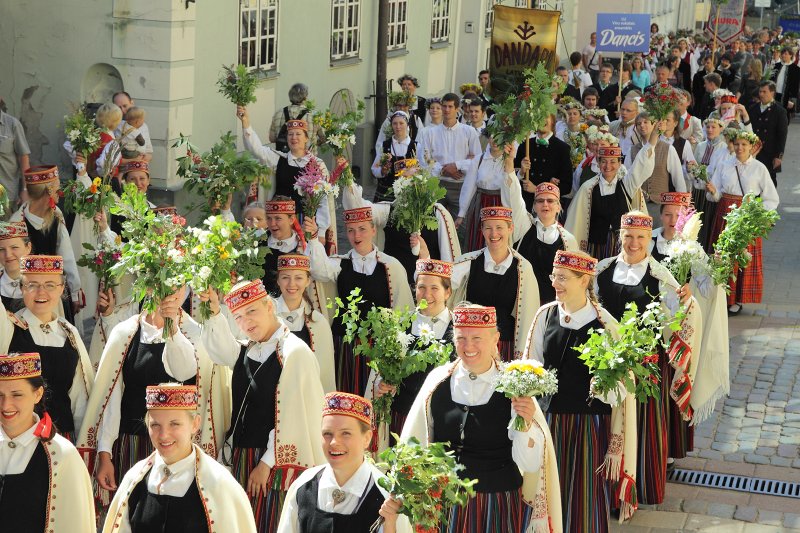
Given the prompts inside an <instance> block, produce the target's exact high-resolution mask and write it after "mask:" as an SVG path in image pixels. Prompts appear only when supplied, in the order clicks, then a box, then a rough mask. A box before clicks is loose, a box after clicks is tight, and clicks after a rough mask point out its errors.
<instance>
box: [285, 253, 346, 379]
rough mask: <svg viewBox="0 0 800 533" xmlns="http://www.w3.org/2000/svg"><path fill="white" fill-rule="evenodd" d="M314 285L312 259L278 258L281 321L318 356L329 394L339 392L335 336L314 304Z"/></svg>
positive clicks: (294, 255) (293, 255)
mask: <svg viewBox="0 0 800 533" xmlns="http://www.w3.org/2000/svg"><path fill="white" fill-rule="evenodd" d="M313 283H314V282H313V280H312V279H311V262H310V261H309V259H308V257H306V256H304V255H300V254H285V255H281V256H280V257H278V288H279V289H280V293H281V295H280V297H279V298H278V299H277V300H276V302H275V304H276V312H277V314H278V318H280V319H281V320H283V322H284V323H285V324H286V325H287V326H288V328H289V331H291V332H292V333H294V334H295V335H297V336H298V337H299V338H300V339H301V340H302V341H303V342H305V343H306V344H307V345H308V347H309V348H311V351H312V352H314V355H316V356H317V363H318V364H319V377H320V380H321V381H322V388H323V389H324V390H325V392H332V391H335V390H336V371H335V369H334V365H333V334H332V333H331V326H330V324H329V323H328V320H327V318H325V316H323V314H322V313H320V312H319V311H317V310H316V309H314V306H313V305H312V304H311V300H310V298H309V296H308V292H307V291H308V290H309V288H310V287H311V285H312V284H313Z"/></svg>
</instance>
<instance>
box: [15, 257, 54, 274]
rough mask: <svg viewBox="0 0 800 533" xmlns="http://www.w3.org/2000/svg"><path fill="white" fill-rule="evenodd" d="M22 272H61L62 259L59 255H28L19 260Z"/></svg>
mask: <svg viewBox="0 0 800 533" xmlns="http://www.w3.org/2000/svg"><path fill="white" fill-rule="evenodd" d="M19 267H20V270H21V272H22V273H23V274H63V273H64V259H63V258H62V257H61V256H60V255H28V256H26V257H23V258H22V259H20V260H19Z"/></svg>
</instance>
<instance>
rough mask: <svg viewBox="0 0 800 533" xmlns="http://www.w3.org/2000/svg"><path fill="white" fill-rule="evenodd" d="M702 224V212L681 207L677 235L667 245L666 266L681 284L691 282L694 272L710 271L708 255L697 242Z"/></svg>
mask: <svg viewBox="0 0 800 533" xmlns="http://www.w3.org/2000/svg"><path fill="white" fill-rule="evenodd" d="M702 225H703V223H702V222H701V221H700V213H698V212H697V211H695V210H694V208H691V207H690V208H688V209H687V208H683V209H681V211H680V214H679V215H678V222H677V223H676V224H675V237H674V238H673V239H672V240H671V241H670V242H669V244H668V245H667V254H666V255H667V258H666V261H665V262H664V266H666V267H667V268H668V269H669V271H670V272H671V273H672V275H673V276H675V279H676V280H677V281H678V284H679V285H681V286H683V285H685V284H686V283H688V282H689V278H690V277H691V275H692V272H700V271H708V256H707V255H706V252H705V250H703V247H702V246H701V245H700V243H699V242H697V236H698V235H699V234H700V228H701V227H702Z"/></svg>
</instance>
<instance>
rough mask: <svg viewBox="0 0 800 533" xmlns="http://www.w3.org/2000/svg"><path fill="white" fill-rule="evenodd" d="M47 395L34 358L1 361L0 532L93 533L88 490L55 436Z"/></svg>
mask: <svg viewBox="0 0 800 533" xmlns="http://www.w3.org/2000/svg"><path fill="white" fill-rule="evenodd" d="M48 392H49V390H48V389H47V386H46V384H45V381H44V379H43V378H42V366H41V360H40V358H39V354H37V353H13V354H10V355H0V408H2V411H3V416H2V418H0V480H1V481H0V483H2V485H0V487H2V490H0V516H2V523H3V531H14V532H19V533H23V532H25V533H28V532H30V533H47V532H52V531H58V533H90V532H92V531H95V528H96V525H95V516H94V503H93V502H92V484H91V481H90V479H89V474H88V472H86V467H85V466H84V464H83V461H81V457H80V455H78V452H77V451H76V450H75V447H74V446H73V445H72V444H71V443H70V442H69V441H68V440H67V439H65V438H64V437H62V436H61V435H58V434H57V433H56V430H57V429H58V428H57V427H55V426H54V425H53V421H52V420H51V418H50V415H49V414H48V413H47V407H46V406H45V395H46V394H47V393H48ZM8 413H13V414H11V415H10V416H9V415H8Z"/></svg>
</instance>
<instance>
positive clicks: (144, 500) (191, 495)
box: [128, 471, 208, 533]
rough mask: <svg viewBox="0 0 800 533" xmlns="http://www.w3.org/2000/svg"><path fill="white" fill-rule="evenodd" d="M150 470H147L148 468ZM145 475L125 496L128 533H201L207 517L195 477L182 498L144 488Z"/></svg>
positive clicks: (204, 529) (145, 483)
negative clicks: (126, 498) (128, 494)
mask: <svg viewBox="0 0 800 533" xmlns="http://www.w3.org/2000/svg"><path fill="white" fill-rule="evenodd" d="M148 472H149V471H148ZM147 477H148V474H145V477H144V478H143V479H142V480H141V481H140V482H139V483H138V484H137V485H136V486H135V487H134V488H133V492H131V495H130V497H129V498H128V520H129V521H130V524H131V533H156V532H158V533H160V532H167V531H168V532H169V533H203V532H208V520H207V519H206V511H205V508H204V507H203V502H202V501H201V500H200V491H199V490H197V480H194V481H192V484H191V486H190V487H189V490H187V491H186V494H184V495H183V496H181V497H178V496H167V495H163V494H153V493H152V492H150V491H148V490H147Z"/></svg>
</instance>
